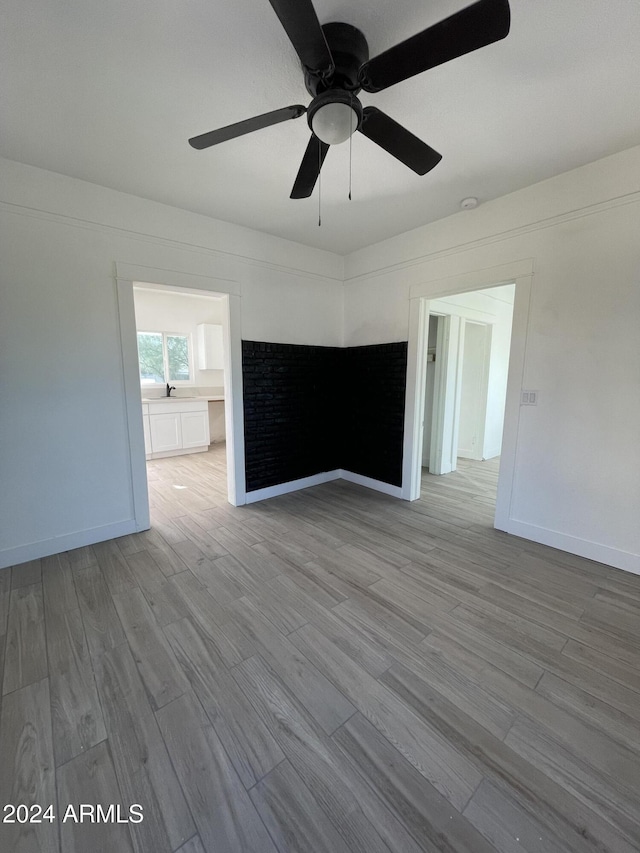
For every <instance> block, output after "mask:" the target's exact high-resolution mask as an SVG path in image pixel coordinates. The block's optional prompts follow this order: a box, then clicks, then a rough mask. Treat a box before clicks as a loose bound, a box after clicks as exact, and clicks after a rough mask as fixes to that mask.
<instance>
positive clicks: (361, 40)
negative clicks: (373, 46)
mask: <svg viewBox="0 0 640 853" xmlns="http://www.w3.org/2000/svg"><path fill="white" fill-rule="evenodd" d="M322 32H323V33H324V37H325V39H326V41H327V45H328V46H329V50H330V51H331V56H332V58H333V65H334V68H333V71H332V72H330V73H329V74H326V73H324V72H318V71H312V70H310V69H308V68H305V69H304V82H305V86H306V87H307V92H309V94H310V95H312V96H313V97H314V98H315V97H316V95H320V94H322V92H326V91H327V90H328V89H343V90H345V91H347V92H353V94H354V95H356V94H357V93H358V92H359V91H360V89H361V88H362V87H361V85H360V83H359V81H358V71H359V70H360V67H361V65H362V64H363V63H365V62H366V61H367V60H368V59H369V45H368V44H367V40H366V38H365V37H364V35H363V34H362V32H361V31H360V30H359V29H358V28H357V27H353V26H351V24H344V23H342V22H340V21H334V22H332V23H330V24H323V25H322Z"/></svg>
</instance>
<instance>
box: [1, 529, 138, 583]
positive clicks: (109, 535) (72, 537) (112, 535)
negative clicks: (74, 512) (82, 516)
mask: <svg viewBox="0 0 640 853" xmlns="http://www.w3.org/2000/svg"><path fill="white" fill-rule="evenodd" d="M143 529H144V528H141V527H138V526H137V524H136V522H135V519H133V518H131V519H128V520H127V521H116V522H114V523H113V524H105V525H104V526H102V527H90V528H89V529H88V530H79V531H77V532H76V533H66V534H65V535H64V536H54V538H53V539H42V540H40V541H39V542H29V543H28V544H27V545H18V546H16V547H15V548H6V549H5V550H4V551H0V570H1V569H6V568H7V567H8V566H17V565H19V564H20V563H26V562H28V561H29V560H38V559H40V558H41V557H50V556H51V555H53V554H61V553H62V552H63V551H73V549H74V548H82V547H83V546H84V545H95V543H96V542H105V541H106V540H107V539H117V538H118V537H119V536H126V535H127V534H128V533H139V532H140V530H143Z"/></svg>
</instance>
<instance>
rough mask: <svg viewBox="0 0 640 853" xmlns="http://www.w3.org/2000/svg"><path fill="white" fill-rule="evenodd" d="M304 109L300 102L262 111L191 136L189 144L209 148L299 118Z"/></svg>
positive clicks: (194, 146) (199, 147)
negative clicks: (267, 111) (242, 119)
mask: <svg viewBox="0 0 640 853" xmlns="http://www.w3.org/2000/svg"><path fill="white" fill-rule="evenodd" d="M306 111H307V108H306V107H303V106H302V104H294V105H293V106H291V107H283V108H282V109H281V110H273V111H272V112H270V113H263V114H262V115H260V116H254V117H253V118H247V119H245V120H244V121H238V122H236V124H228V125H227V126H226V127H219V128H218V129H217V130H210V131H209V132H208V133H203V134H201V135H200V136H192V137H191V139H190V140H189V145H191V147H192V148H197V149H198V151H201V150H202V149H203V148H210V147H211V146H212V145H218V144H219V143H220V142H226V141H227V139H235V138H236V137H237V136H244V134H245V133H253V131H254V130H261V129H262V128H263V127H270V126H271V125H272V124H279V123H280V122H281V121H287V119H290V118H299V117H300V116H301V115H304V114H305V113H306Z"/></svg>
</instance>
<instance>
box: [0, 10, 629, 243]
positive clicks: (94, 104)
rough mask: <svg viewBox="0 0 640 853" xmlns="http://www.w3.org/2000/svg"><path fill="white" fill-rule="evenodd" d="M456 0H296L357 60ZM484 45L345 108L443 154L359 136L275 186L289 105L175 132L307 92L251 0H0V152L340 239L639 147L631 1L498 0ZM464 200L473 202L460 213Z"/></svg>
mask: <svg viewBox="0 0 640 853" xmlns="http://www.w3.org/2000/svg"><path fill="white" fill-rule="evenodd" d="M469 2H470V0H430V2H420V0H367V2H364V0H350V2H347V0H315V7H316V11H317V13H318V18H319V19H320V22H321V23H325V22H328V21H332V20H344V21H346V22H348V23H352V24H354V25H356V26H358V27H359V28H360V29H361V30H362V31H363V32H364V33H365V35H366V37H367V39H368V41H369V47H370V53H371V55H372V56H374V55H376V54H377V53H380V52H381V51H382V50H384V49H386V48H387V47H390V46H391V45H393V44H396V43H397V42H398V41H401V40H402V39H404V38H407V37H408V36H410V35H412V34H413V33H415V32H417V31H419V30H422V29H424V28H425V27H427V26H429V25H430V24H432V23H435V22H436V21H438V20H440V19H441V18H444V17H446V16H448V15H450V14H451V13H452V12H454V11H457V10H458V9H460V8H462V7H463V6H466V5H469ZM511 9H512V25H511V33H510V35H509V36H508V37H507V38H506V39H505V40H504V41H501V42H498V43H497V44H494V45H491V46H489V47H486V48H483V49H482V50H479V51H476V52H475V53H472V54H469V55H467V56H465V57H461V58H460V59H457V60H454V61H452V62H450V63H447V64H445V65H443V66H440V67H438V68H435V69H433V70H431V71H428V72H426V73H425V74H422V75H419V76H418V77H414V78H412V79H411V80H407V81H405V82H404V83H400V84H398V85H396V86H393V87H391V88H390V89H387V90H386V91H384V92H380V93H379V94H377V95H369V94H366V93H362V95H361V100H362V102H363V104H365V105H367V104H375V106H377V107H379V108H380V109H382V110H384V111H385V112H388V113H389V114H390V115H391V116H392V117H393V118H395V119H396V120H397V121H399V122H400V123H402V124H404V125H406V127H407V128H408V129H409V130H411V131H412V132H413V133H415V134H416V135H418V136H420V137H421V138H423V139H424V140H425V141H426V142H428V143H429V144H430V145H431V146H432V147H433V148H435V149H436V150H437V151H439V152H440V153H441V154H442V155H443V160H442V162H441V163H440V164H439V165H438V166H437V167H436V168H435V169H434V170H433V171H432V172H431V173H429V174H428V175H426V176H424V177H418V176H417V175H415V174H414V173H413V172H411V171H410V170H409V169H407V168H406V167H405V166H403V165H402V164H400V163H398V161H396V160H394V159H393V158H392V157H391V156H390V155H388V154H386V153H385V152H384V151H382V149H379V148H378V147H377V146H375V145H374V144H373V143H371V142H370V141H369V140H368V139H366V138H365V137H363V136H362V135H361V134H356V135H355V137H354V139H353V151H352V156H353V160H352V170H353V174H352V182H353V200H352V201H349V200H348V199H347V192H348V180H349V144H348V143H345V144H343V145H341V146H336V147H334V148H333V149H332V150H330V151H329V154H328V156H327V159H326V161H325V165H324V168H323V171H322V227H320V228H319V227H318V224H317V219H318V195H317V189H316V192H315V193H314V195H313V196H312V197H311V198H310V199H305V200H299V201H291V200H290V199H289V193H290V191H291V187H292V184H293V181H294V178H295V176H296V173H297V170H298V166H299V164H300V160H301V158H302V154H303V152H304V150H305V147H306V144H307V140H308V137H309V130H308V127H307V123H306V118H305V117H303V118H300V119H297V120H295V121H289V122H285V123H283V124H280V125H277V126H274V127H271V128H267V129H265V130H262V131H258V132H256V133H254V134H252V135H249V136H245V137H243V138H240V139H236V140H233V141H230V142H226V143H224V144H222V145H219V146H216V147H214V148H211V149H208V150H206V151H194V150H193V149H192V148H191V147H190V146H189V145H188V144H187V139H188V137H190V136H193V135H195V134H199V133H202V132H204V131H207V130H211V129H213V128H216V127H220V126H223V125H226V124H230V123H232V122H236V121H240V120H242V119H244V118H249V117H250V116H253V115H256V114H259V113H263V112H267V111H269V110H273V109H277V108H279V107H282V106H287V105H289V104H295V103H303V104H308V103H309V101H310V97H309V95H308V94H307V92H306V90H305V87H304V83H303V78H302V73H301V71H300V68H299V64H298V59H297V56H296V54H295V52H294V50H293V48H292V47H291V45H290V43H289V42H288V40H287V38H286V36H285V34H284V31H283V30H282V27H281V25H280V23H279V22H278V19H277V18H276V15H275V13H274V12H273V10H272V8H271V6H270V5H269V3H268V0H176V2H173V3H169V2H167V0H165V1H164V2H157V0H155V2H152V0H135V2H132V0H106V2H105V0H29V2H25V0H5V2H4V3H3V14H2V18H3V23H2V27H1V28H0V103H1V107H0V109H1V113H0V121H1V123H2V124H1V138H0V155H1V156H4V157H7V158H9V159H13V160H18V161H21V162H23V163H28V164H31V165H34V166H40V167H42V168H45V169H50V170H52V171H54V172H61V173H63V174H66V175H71V176H73V177H77V178H82V179H84V180H87V181H93V182H94V183H97V184H102V185H104V186H107V187H112V188H114V189H117V190H122V191H124V192H128V193H132V194H134V195H138V196H143V197H145V198H149V199H154V200H156V201H160V202H164V203H166V204H170V205H174V206H176V207H180V208H184V209H186V210H191V211H195V212H197V213H202V214H206V215H209V216H213V217H216V218H219V219H225V220H227V221H230V222H235V223H239V224H241V225H245V226H248V227H250V228H255V229H258V230H261V231H266V232H269V233H272V234H276V235H278V236H281V237H286V238H288V239H290V240H296V241H298V242H300V243H304V244H307V245H312V246H317V247H320V248H324V249H329V250H331V251H334V252H338V253H340V254H346V253H348V252H350V251H353V250H355V249H357V248H360V247H362V246H365V245H368V244H371V243H374V242H377V241H379V240H381V239H384V238H386V237H390V236H392V235H394V234H398V233H401V232H403V231H406V230H408V229H411V228H415V227H418V226H419V225H423V224H425V223H428V222H431V221H433V220H435V219H439V218H441V217H444V216H448V215H449V214H451V213H454V212H456V211H457V210H458V209H459V203H460V200H461V199H463V198H465V197H466V196H477V197H478V198H479V199H480V201H481V202H482V201H487V200H489V199H492V198H496V197H498V196H501V195H504V194H505V193H508V192H511V191H513V190H516V189H518V188H520V187H523V186H527V185H529V184H532V183H535V182H536V181H540V180H542V179H544V178H547V177H550V176H552V175H555V174H558V173H560V172H564V171H567V170H568V169H572V168H574V167H576V166H579V165H581V164H583V163H587V162H590V161H592V160H596V159H598V158H600V157H603V156H605V155H608V154H613V153H615V152H617V151H621V150H623V149H625V148H629V147H631V146H633V145H637V144H639V143H640V94H639V93H640V61H639V59H638V57H639V55H640V54H639V53H638V50H639V48H638V45H639V44H640V3H638V0H607V2H602V0H511ZM469 215H473V214H469Z"/></svg>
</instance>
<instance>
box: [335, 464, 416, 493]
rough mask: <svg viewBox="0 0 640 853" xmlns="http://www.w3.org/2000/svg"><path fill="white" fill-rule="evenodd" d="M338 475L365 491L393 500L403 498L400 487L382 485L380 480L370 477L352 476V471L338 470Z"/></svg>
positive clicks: (387, 484) (388, 484)
mask: <svg viewBox="0 0 640 853" xmlns="http://www.w3.org/2000/svg"><path fill="white" fill-rule="evenodd" d="M338 473H339V475H340V478H341V479H342V480H347V481H348V482H349V483H356V485H358V486H365V488H367V489H373V490H374V491H376V492H382V493H383V494H385V495H391V497H393V498H402V497H403V494H402V488H401V487H400V486H392V485H391V484H390V483H383V482H382V480H372V479H371V477H364V476H363V475H362V474H354V473H353V471H345V470H343V469H340V470H339V472H338Z"/></svg>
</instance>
